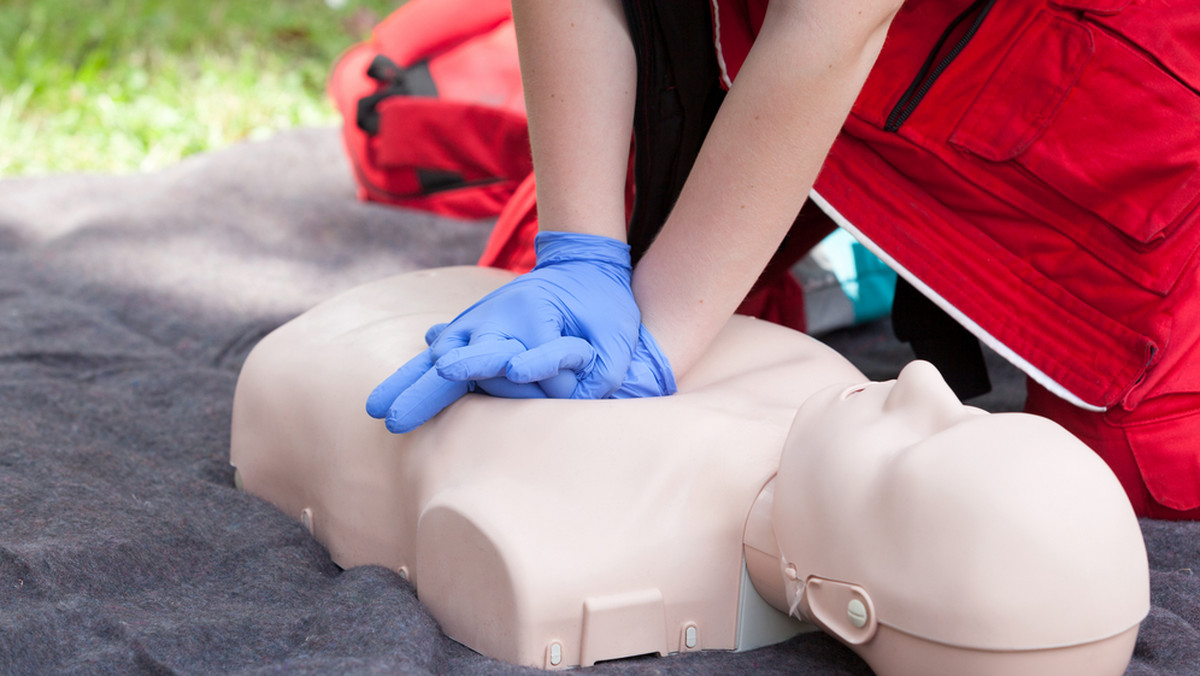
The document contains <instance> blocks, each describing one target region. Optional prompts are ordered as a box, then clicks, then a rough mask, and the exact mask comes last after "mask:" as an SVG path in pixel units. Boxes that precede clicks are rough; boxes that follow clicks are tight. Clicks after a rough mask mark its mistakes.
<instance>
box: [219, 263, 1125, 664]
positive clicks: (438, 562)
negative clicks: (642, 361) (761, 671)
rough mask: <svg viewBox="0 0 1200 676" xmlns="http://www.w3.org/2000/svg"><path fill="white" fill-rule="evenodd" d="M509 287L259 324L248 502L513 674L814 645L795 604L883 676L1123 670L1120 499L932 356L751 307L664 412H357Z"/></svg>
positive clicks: (459, 282) (1052, 438)
mask: <svg viewBox="0 0 1200 676" xmlns="http://www.w3.org/2000/svg"><path fill="white" fill-rule="evenodd" d="M509 278H510V277H509V275H508V274H507V273H502V272H498V271H495V270H487V269H481V268H447V269H439V270H430V271H423V272H418V273H412V274H408V275H401V276H398V277H394V278H391V279H387V280H383V281H380V282H376V283H373V284H368V285H365V286H362V287H359V288H357V289H354V290H352V291H350V292H347V293H345V294H343V295H341V296H339V297H337V298H335V299H333V300H331V301H328V302H326V303H324V304H322V305H319V306H317V307H316V308H314V309H313V310H311V311H309V312H308V313H305V314H304V315H302V316H300V317H298V318H297V319H295V320H293V321H292V322H290V323H288V324H286V325H285V326H283V327H281V328H280V329H278V330H277V331H275V332H274V333H272V334H271V335H270V336H268V337H267V338H265V339H264V340H263V341H262V342H261V343H260V345H259V346H258V347H256V348H255V350H254V352H253V353H252V354H251V355H250V357H249V358H248V359H247V361H246V364H245V366H244V368H243V371H242V375H241V377H240V379H239V381H238V388H237V394H236V397H235V402H234V419H233V439H232V458H231V460H232V462H233V464H234V465H235V466H236V467H237V468H238V476H239V480H240V481H241V482H242V485H243V486H244V488H245V489H246V490H248V491H250V492H252V493H255V494H257V495H260V496H262V497H264V498H266V499H268V500H270V501H271V502H273V503H275V504H276V505H278V506H279V507H280V508H281V509H283V510H284V511H285V512H287V513H289V514H292V515H294V516H296V517H297V518H299V519H300V520H301V521H303V522H304V523H305V524H306V525H307V526H308V527H309V529H310V530H311V531H312V532H313V534H314V536H315V537H316V538H317V539H318V540H319V541H320V542H322V543H323V544H324V545H325V546H326V547H328V549H329V551H330V554H331V556H332V557H333V559H334V561H336V562H337V563H338V564H340V565H342V566H344V567H349V566H355V565H362V564H381V565H385V566H388V567H390V568H392V569H394V570H397V571H399V572H400V573H401V574H403V575H405V576H406V577H407V578H408V579H409V580H410V581H411V582H412V583H413V585H414V586H415V587H416V590H417V593H418V596H419V597H420V599H421V601H422V602H423V603H424V604H425V605H426V606H427V607H428V608H429V609H430V611H431V613H432V614H433V616H434V617H435V618H436V619H437V620H438V622H439V623H440V624H441V626H442V629H443V630H444V631H445V632H446V633H447V634H448V635H449V636H451V637H452V638H455V639H456V640H458V641H460V642H462V643H464V644H466V645H467V646H469V647H471V648H474V649H475V650H478V651H479V652H482V653H484V654H486V655H489V656H492V657H495V658H498V659H502V660H506V661H509V662H514V663H519V664H526V665H532V666H538V667H544V668H559V667H568V666H577V665H589V664H594V663H595V662H597V661H599V660H608V659H615V658H620V657H626V656H632V655H642V654H647V653H658V654H668V653H674V652H686V651H693V650H706V649H721V650H731V649H746V648H751V647H756V646H759V645H764V644H767V643H771V642H774V641H778V640H782V639H784V638H786V637H788V636H789V635H791V634H793V633H795V632H796V631H798V630H800V629H801V628H802V627H803V626H804V625H802V624H801V623H799V622H798V621H796V620H792V619H790V618H788V617H787V614H788V613H791V614H792V615H794V616H797V617H802V618H805V619H807V620H810V621H811V622H812V623H814V624H815V625H817V626H818V627H820V628H821V629H823V630H825V631H827V632H829V633H831V634H833V635H834V636H835V637H837V638H838V639H839V640H841V641H843V642H844V643H846V644H847V645H849V646H850V647H851V648H852V649H853V650H855V651H856V652H857V653H858V654H860V655H861V656H862V657H863V658H864V659H865V660H866V661H867V662H868V664H869V665H870V666H871V668H872V669H873V670H874V671H875V672H876V673H878V674H881V675H888V674H939V673H945V674H964V673H971V674H1022V675H1025V674H1038V673H1044V674H1059V673H1088V674H1120V673H1123V672H1124V670H1125V667H1126V665H1127V663H1128V661H1129V658H1130V655H1131V654H1132V650H1133V644H1134V640H1135V638H1136V635H1137V628H1138V625H1139V623H1140V621H1141V619H1142V618H1143V617H1144V616H1145V615H1146V613H1147V612H1148V610H1149V590H1148V586H1149V585H1148V571H1147V564H1146V554H1145V549H1144V546H1143V543H1142V540H1141V534H1140V531H1139V529H1138V525H1137V522H1136V519H1135V518H1134V516H1133V513H1132V511H1131V509H1130V508H1129V505H1128V502H1127V500H1126V498H1125V496H1124V493H1123V491H1122V490H1121V488H1120V486H1119V485H1118V484H1117V482H1116V480H1115V479H1114V478H1113V477H1112V476H1111V473H1110V472H1109V470H1108V469H1107V467H1106V466H1105V465H1104V464H1103V463H1102V462H1101V461H1100V460H1099V459H1097V458H1096V457H1095V456H1094V454H1092V453H1091V452H1090V451H1089V450H1088V449H1087V448H1086V447H1084V446H1083V445H1082V444H1081V443H1079V442H1078V441H1076V440H1075V439H1074V438H1073V437H1071V436H1070V435H1068V434H1066V433H1065V432H1063V431H1062V430H1061V428H1059V427H1057V426H1056V425H1054V424H1053V423H1050V422H1048V421H1045V420H1042V419H1039V418H1034V417H1032V416H1027V415H1023V414H995V415H993V414H987V413H984V412H982V411H979V410H977V409H972V408H969V407H964V406H962V405H961V404H960V403H959V402H958V401H957V400H956V399H955V398H954V397H953V395H952V394H951V393H950V391H949V390H948V389H947V388H946V386H945V384H944V383H943V382H942V380H941V378H940V376H939V375H938V374H937V372H936V371H935V370H934V369H933V368H932V367H930V366H929V365H928V364H924V363H921V362H916V363H914V364H911V365H909V366H908V367H907V368H906V369H905V370H904V371H903V373H902V374H901V375H900V377H899V378H898V379H897V380H896V381H893V382H888V383H868V382H866V379H865V378H864V377H863V376H862V375H861V374H860V373H859V372H858V371H857V370H856V369H855V368H854V367H853V366H851V365H850V364H849V363H848V362H846V361H845V360H844V359H843V358H841V357H840V356H839V355H837V354H836V353H834V352H833V351H832V350H830V349H828V348H826V347H825V346H823V345H821V344H820V343H818V342H817V341H815V340H812V339H810V338H808V337H806V336H804V335H802V334H799V333H796V332H794V331H790V330H788V329H783V328H781V327H778V326H775V325H771V324H768V323H765V322H760V321H757V320H752V319H747V318H740V317H735V318H734V319H733V320H731V321H730V323H729V324H728V325H727V326H726V328H725V329H724V331H723V332H722V333H721V334H720V336H719V337H718V338H717V340H716V341H715V342H714V344H713V345H712V347H711V349H710V350H709V351H708V353H707V354H706V355H705V357H704V358H703V359H702V360H701V362H700V363H698V364H697V365H696V366H695V367H694V368H693V369H692V370H691V371H689V372H688V373H687V375H686V376H685V377H684V378H682V379H681V380H680V381H679V383H678V384H679V393H678V394H676V395H674V396H671V397H662V398H649V399H633V400H602V401H578V400H518V399H501V398H493V397H488V396H486V395H471V396H467V397H464V398H463V399H462V400H461V401H459V402H458V403H456V404H455V405H454V406H451V407H450V408H448V409H447V410H445V411H444V412H443V413H442V414H440V415H438V416H437V417H435V418H434V419H433V420H431V421H430V422H428V423H426V424H425V425H423V426H422V427H420V428H418V429H417V430H416V431H414V432H410V433H408V434H404V435H395V434H391V433H389V432H388V431H387V430H386V429H385V428H384V425H383V423H382V422H380V421H378V420H374V419H371V418H369V417H368V416H367V415H366V414H365V413H364V412H363V409H362V402H363V401H364V400H365V397H366V395H367V393H369V392H370V391H371V389H372V388H373V387H374V386H375V384H377V383H378V382H379V381H380V380H381V379H382V378H383V377H385V376H387V375H388V373H390V372H391V370H393V369H394V368H395V367H396V366H397V365H398V364H400V363H403V362H404V361H405V359H406V358H407V357H408V356H410V355H413V354H416V353H417V352H419V351H420V350H422V349H424V343H423V341H422V337H423V335H424V332H425V329H426V328H428V327H429V326H430V325H432V324H434V323H436V322H440V321H447V320H448V319H450V318H451V317H453V316H454V315H455V314H456V313H457V312H458V311H459V310H461V309H462V308H464V307H466V306H467V305H469V304H470V303H472V302H473V301H474V300H476V299H477V298H479V297H480V296H481V295H483V294H484V293H486V292H487V291H489V290H490V289H492V288H495V287H496V286H499V285H500V284H502V283H503V282H504V281H506V280H507V279H509ZM807 626H809V627H811V626H812V625H807Z"/></svg>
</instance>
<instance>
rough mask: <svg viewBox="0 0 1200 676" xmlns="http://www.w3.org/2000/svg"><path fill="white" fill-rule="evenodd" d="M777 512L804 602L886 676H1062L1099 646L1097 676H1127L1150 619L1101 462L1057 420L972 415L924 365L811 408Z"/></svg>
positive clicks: (789, 573) (835, 392)
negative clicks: (1065, 658) (902, 656)
mask: <svg viewBox="0 0 1200 676" xmlns="http://www.w3.org/2000/svg"><path fill="white" fill-rule="evenodd" d="M773 509H774V513H773V521H774V528H775V533H776V537H777V540H778V543H779V548H780V551H781V553H782V555H783V566H784V575H785V577H786V578H787V593H788V598H789V601H790V602H791V604H792V605H793V607H795V608H797V609H798V610H799V611H800V612H802V613H803V614H804V615H806V616H808V617H809V619H812V620H814V621H815V622H816V623H817V624H819V625H822V626H823V627H824V628H825V629H826V630H828V631H830V632H831V633H833V634H834V635H835V636H837V637H838V638H839V639H841V640H842V641H844V642H846V643H848V644H850V645H851V646H852V647H854V648H855V650H856V651H857V652H859V653H860V654H861V655H862V656H863V657H864V658H865V659H866V660H867V661H868V663H870V664H871V665H872V667H873V668H874V669H875V670H876V671H877V673H880V674H896V673H900V674H903V673H923V674H932V673H938V672H939V671H943V670H944V671H945V672H946V673H954V672H958V673H999V672H996V671H995V667H994V665H995V664H996V659H995V658H996V656H998V655H999V656H1003V655H1005V654H1007V655H1008V656H1009V657H1011V656H1012V655H1013V654H1016V653H1019V652H1022V651H1040V652H1036V653H1028V652H1026V653H1025V654H1026V656H1027V657H1029V658H1030V659H1032V660H1033V661H1032V662H1030V661H1026V662H1022V663H1021V666H1020V668H1021V669H1022V670H1025V669H1033V670H1034V672H1033V673H1036V672H1037V670H1044V671H1047V673H1053V672H1054V671H1055V670H1056V669H1059V668H1061V667H1062V664H1061V663H1055V664H1057V666H1054V664H1050V663H1051V662H1053V660H1054V659H1055V657H1054V655H1055V654H1056V650H1057V652H1058V653H1061V652H1062V650H1060V649H1064V648H1066V647H1072V646H1073V647H1075V648H1071V649H1072V650H1075V651H1076V652H1075V653H1074V657H1072V658H1071V659H1073V660H1076V661H1075V662H1070V664H1073V665H1074V666H1079V665H1078V662H1077V660H1078V659H1079V651H1080V650H1091V648H1086V649H1085V648H1079V647H1080V646H1087V645H1091V646H1094V647H1095V650H1094V652H1096V653H1097V658H1096V659H1097V660H1098V661H1099V662H1101V663H1102V662H1106V661H1107V662H1113V661H1114V660H1115V661H1116V662H1119V664H1116V665H1113V666H1111V667H1110V666H1106V665H1104V664H1100V663H1097V664H1096V666H1097V667H1098V668H1099V670H1096V671H1088V673H1105V672H1106V671H1108V670H1112V671H1113V672H1114V673H1122V672H1123V670H1124V668H1125V664H1126V663H1127V661H1128V659H1129V655H1130V652H1131V651H1132V641H1133V638H1134V637H1136V627H1137V625H1138V623H1139V622H1140V621H1141V619H1142V618H1143V617H1144V616H1145V615H1146V613H1147V612H1148V610H1149V582H1148V579H1149V578H1148V570H1147V563H1146V554H1145V549H1144V545H1143V542H1142V539H1141V532H1140V530H1139V528H1138V525H1137V521H1136V519H1135V518H1134V516H1133V512H1132V510H1131V509H1130V507H1129V504H1128V502H1127V499H1126V498H1125V496H1124V493H1123V492H1122V490H1121V487H1120V485H1119V484H1118V483H1117V481H1116V479H1115V478H1114V477H1113V476H1112V474H1111V472H1110V471H1109V469H1108V468H1107V467H1106V466H1105V465H1104V463H1103V462H1102V461H1100V460H1099V459H1098V458H1097V457H1096V455H1095V454H1094V453H1092V452H1091V451H1090V450H1089V449H1088V448H1087V447H1085V446H1084V445H1083V444H1082V443H1081V442H1079V441H1078V440H1076V439H1075V438H1074V437H1072V436H1071V435H1069V434H1068V433H1067V432H1066V431H1064V430H1063V429H1062V428H1060V427H1059V426H1057V425H1056V424H1054V423H1052V422H1050V421H1048V420H1045V419H1042V418H1038V417H1035V416H1031V415H1026V414H1015V413H1013V414H988V413H985V412H983V411H980V410H979V409H975V408H971V407H967V406H963V405H962V404H961V403H960V402H959V401H958V399H957V398H956V397H955V396H954V394H953V392H952V391H951V390H950V389H949V388H948V387H947V386H946V384H945V382H944V381H943V380H942V378H941V376H940V374H938V372H937V370H936V369H934V368H933V367H932V366H931V365H929V364H927V363H924V362H914V363H912V364H910V365H909V366H908V367H906V368H905V369H904V371H903V372H902V373H901V374H900V376H899V378H898V379H897V380H895V381H890V382H884V383H867V384H865V385H855V386H852V387H840V386H838V387H833V388H830V389H827V390H824V391H822V392H820V393H818V394H817V395H815V396H814V397H812V398H811V399H810V400H809V401H808V402H807V403H805V405H804V406H802V407H801V409H800V411H799V413H798V414H797V416H796V419H795V422H794V424H793V427H792V430H791V432H790V435H789V439H788V443H787V447H786V448H785V451H784V454H783V458H782V461H781V466H780V470H779V475H778V478H777V480H776V487H775V499H774V508H773ZM1131 629H1132V632H1130V630H1131ZM1114 637H1120V638H1119V639H1116V638H1114ZM1108 639H1112V640H1108ZM1106 640H1108V641H1106ZM1118 643H1119V644H1120V645H1116V644H1118ZM884 644H886V645H884ZM1110 644H1111V645H1110ZM897 651H900V652H905V651H907V652H908V654H909V655H911V658H910V659H909V660H908V664H907V666H906V667H904V666H903V665H904V664H905V660H897V659H896V657H895V656H896V655H897ZM1101 653H1103V654H1101ZM1122 653H1123V655H1124V657H1123V661H1122V659H1121V657H1120V655H1121V654H1122ZM880 655H884V657H880ZM1113 655H1117V657H1113ZM1060 657H1061V656H1060ZM1038 659H1040V660H1041V666H1046V667H1047V668H1046V669H1041V666H1039V662H1038ZM955 660H958V661H955ZM964 660H965V661H964ZM989 665H992V666H989ZM1012 668H1014V665H1013V664H1008V666H1007V667H1005V668H1004V669H1003V670H1002V671H1004V670H1010V669H1012ZM964 669H967V670H968V671H963V670H964ZM1024 673H1030V672H1028V671H1024ZM1077 673H1083V672H1077Z"/></svg>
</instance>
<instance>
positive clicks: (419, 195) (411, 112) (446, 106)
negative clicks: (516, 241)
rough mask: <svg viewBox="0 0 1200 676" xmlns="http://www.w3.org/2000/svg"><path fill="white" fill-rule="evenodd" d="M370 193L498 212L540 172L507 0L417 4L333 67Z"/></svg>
mask: <svg viewBox="0 0 1200 676" xmlns="http://www.w3.org/2000/svg"><path fill="white" fill-rule="evenodd" d="M328 93H329V95H330V97H331V98H332V99H333V101H334V103H335V104H336V105H337V108H338V110H339V111H340V112H341V114H342V120H343V124H342V138H343V141H344V143H345V147H346V152H347V155H348V156H349V159H350V163H351V165H352V167H353V169H354V177H355V181H356V182H357V184H358V196H359V198H360V199H363V200H366V201H373V202H382V203H387V204H395V205H399V206H404V207H409V208H414V209H423V210H426V211H432V212H435V213H438V214H442V215H445V216H451V217H456V218H484V217H491V216H495V215H496V214H498V213H499V212H500V210H501V208H503V206H504V204H505V203H506V202H507V201H508V199H509V197H510V196H511V195H512V193H513V191H514V190H516V188H517V186H518V185H519V184H520V183H521V181H523V180H524V179H525V178H526V177H527V176H528V175H529V174H530V173H531V172H532V171H533V162H532V160H531V158H530V154H529V132H528V128H527V125H526V118H525V100H524V92H523V90H522V87H521V71H520V65H519V63H518V60H517V42H516V34H515V33H514V31H513V25H512V15H511V7H510V4H509V2H508V0H410V1H409V2H408V3H406V4H405V5H404V6H403V7H401V8H400V9H398V10H396V11H395V12H393V13H392V14H391V15H389V16H388V17H387V18H386V19H384V20H383V21H382V22H381V23H380V24H379V25H378V26H376V27H375V29H374V31H373V32H372V36H371V38H370V39H369V40H367V41H366V42H363V43H360V44H358V45H355V46H354V47H352V48H350V49H349V50H348V51H347V52H346V53H345V54H343V55H342V56H341V57H340V58H339V59H338V61H337V62H336V63H335V64H334V67H333V70H332V72H331V74H330V78H329V83H328Z"/></svg>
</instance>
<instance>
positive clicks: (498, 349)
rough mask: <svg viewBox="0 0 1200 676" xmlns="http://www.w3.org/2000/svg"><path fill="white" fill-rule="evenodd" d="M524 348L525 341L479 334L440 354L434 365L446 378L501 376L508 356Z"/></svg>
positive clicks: (468, 378)
mask: <svg viewBox="0 0 1200 676" xmlns="http://www.w3.org/2000/svg"><path fill="white" fill-rule="evenodd" d="M523 351H525V345H524V344H523V343H521V341H519V340H516V339H515V338H502V337H499V336H495V335H492V336H480V337H476V338H472V339H471V344H470V345H466V346H464V347H456V348H454V349H453V350H450V351H449V352H447V353H445V354H443V355H442V356H441V357H440V358H439V359H438V360H437V363H436V364H435V366H436V368H437V372H438V375H440V376H441V377H443V378H445V379H447V380H456V381H465V380H486V379H488V378H496V377H500V376H503V375H504V373H505V369H506V368H507V366H508V362H509V360H510V359H512V358H513V355H515V354H519V353H521V352H523Z"/></svg>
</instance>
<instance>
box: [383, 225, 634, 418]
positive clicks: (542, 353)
mask: <svg viewBox="0 0 1200 676" xmlns="http://www.w3.org/2000/svg"><path fill="white" fill-rule="evenodd" d="M535 249H536V252H537V259H538V262H537V265H536V266H535V267H534V268H533V270H531V271H529V272H528V273H526V274H524V275H521V276H520V277H517V278H516V279H514V280H512V281H511V282H509V283H508V284H505V285H504V286H502V287H500V288H499V289H496V290H495V291H493V292H492V293H490V294H488V295H487V296H484V298H483V299H481V300H480V301H479V302H477V303H475V304H474V305H472V306H471V307H469V308H467V309H466V310H465V311H464V312H463V313H462V314H460V315H459V316H458V317H456V318H455V319H454V320H453V321H452V322H450V323H449V324H448V325H445V326H436V327H433V328H432V329H430V331H429V333H428V334H427V335H426V338H427V340H429V341H430V345H429V349H427V350H426V351H424V352H422V353H421V354H420V355H418V356H417V357H415V358H413V359H412V360H410V361H409V362H408V363H407V364H405V365H404V366H402V367H401V368H400V369H399V370H398V371H396V373H394V374H392V376H390V377H389V378H388V379H387V380H385V381H384V382H383V383H381V384H380V385H379V386H378V387H377V388H375V391H374V392H372V393H371V395H370V396H369V397H368V398H367V413H368V414H370V415H371V416H373V417H376V418H386V422H387V426H388V429H389V430H391V431H393V432H407V431H410V430H412V429H415V428H416V427H418V426H419V425H421V424H422V423H424V422H425V421H426V420H428V419H429V418H432V417H433V416H434V415H436V414H437V413H438V412H439V411H441V410H442V409H443V408H445V407H446V406H448V405H450V404H451V403H453V402H454V401H456V400H457V399H458V398H459V397H461V396H462V395H463V394H466V393H467V392H468V391H470V390H471V389H473V388H474V387H475V386H476V385H478V386H479V387H480V388H482V389H484V390H485V391H486V392H488V393H490V394H494V395H498V396H505V397H537V396H546V395H549V396H553V397H560V398H568V397H570V398H578V399H600V398H603V397H607V396H609V395H610V394H612V393H613V392H614V391H615V390H616V389H617V388H619V387H620V386H621V384H622V383H623V382H624V379H625V377H626V374H627V372H628V371H629V366H630V363H631V361H632V359H633V352H634V349H635V347H636V346H637V344H638V331H639V328H640V326H641V316H640V313H639V312H638V308H637V304H636V303H635V302H634V300H633V292H632V290H631V289H630V286H629V285H630V277H631V273H632V270H631V266H630V262H629V246H628V245H627V244H625V243H623V242H620V241H618V240H615V239H612V238H610V237H602V236H599V235H587V234H580V233H567V232H542V233H539V234H538V236H537V239H536V241H535Z"/></svg>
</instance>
